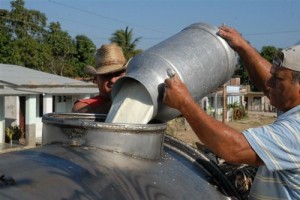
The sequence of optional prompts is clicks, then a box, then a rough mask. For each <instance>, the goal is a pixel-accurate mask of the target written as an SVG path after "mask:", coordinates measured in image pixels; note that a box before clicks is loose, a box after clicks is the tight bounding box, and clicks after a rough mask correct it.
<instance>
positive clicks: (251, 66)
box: [218, 26, 272, 95]
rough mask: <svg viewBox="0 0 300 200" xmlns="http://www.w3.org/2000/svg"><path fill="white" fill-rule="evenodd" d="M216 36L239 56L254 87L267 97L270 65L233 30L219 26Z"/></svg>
mask: <svg viewBox="0 0 300 200" xmlns="http://www.w3.org/2000/svg"><path fill="white" fill-rule="evenodd" d="M218 35H220V36H221V37H222V38H224V39H225V40H226V41H227V42H228V44H229V45H230V46H231V48H232V49H233V50H235V51H236V52H237V53H238V54H239V56H240V58H241V60H242V62H243V63H244V65H245V67H246V69H247V71H248V74H249V77H250V79H251V80H252V82H253V83H254V84H255V86H256V87H257V88H259V89H261V90H262V91H263V92H264V93H265V94H266V95H268V92H267V87H266V85H265V83H266V81H267V80H268V79H269V78H270V77H271V74H270V69H271V66H272V64H271V63H270V62H268V61H267V60H266V59H264V58H263V57H262V56H261V55H260V54H259V53H258V52H257V51H256V50H255V49H254V48H253V47H252V46H251V45H250V44H249V43H248V42H247V41H246V40H245V39H244V38H243V37H242V36H241V34H240V33H239V32H237V31H236V30H235V29H233V28H230V27H228V26H221V27H220V28H219V32H218Z"/></svg>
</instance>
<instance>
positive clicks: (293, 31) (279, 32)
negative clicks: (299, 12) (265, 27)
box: [243, 30, 300, 36]
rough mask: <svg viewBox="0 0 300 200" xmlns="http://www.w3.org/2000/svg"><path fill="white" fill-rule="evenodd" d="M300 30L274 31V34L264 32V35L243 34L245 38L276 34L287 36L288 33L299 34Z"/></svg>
mask: <svg viewBox="0 0 300 200" xmlns="http://www.w3.org/2000/svg"><path fill="white" fill-rule="evenodd" d="M299 32H300V30H288V31H273V32H264V33H248V34H243V35H245V36H256V35H275V34H286V33H299Z"/></svg>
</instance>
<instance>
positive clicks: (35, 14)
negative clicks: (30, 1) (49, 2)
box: [9, 0, 47, 39]
mask: <svg viewBox="0 0 300 200" xmlns="http://www.w3.org/2000/svg"><path fill="white" fill-rule="evenodd" d="M24 6H25V2H24V1H23V0H15V1H11V11H10V13H9V22H10V23H9V26H10V28H11V29H12V30H13V32H14V35H15V37H16V38H18V39H22V38H23V37H32V38H35V39H42V38H43V34H44V33H45V27H46V21H47V18H46V16H45V14H43V13H41V12H39V11H36V10H28V9H26V8H25V7H24Z"/></svg>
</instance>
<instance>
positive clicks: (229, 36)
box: [218, 25, 249, 51]
mask: <svg viewBox="0 0 300 200" xmlns="http://www.w3.org/2000/svg"><path fill="white" fill-rule="evenodd" d="M218 35H219V36H221V37H222V38H224V39H225V40H226V41H227V43H228V44H229V46H231V48H233V49H234V50H235V51H238V49H240V48H241V47H242V46H243V45H245V44H246V45H249V44H248V42H247V41H246V40H245V39H244V38H243V37H242V35H241V34H240V33H239V32H238V31H237V30H235V29H234V28H231V27H229V26H224V25H223V26H220V27H219V32H218Z"/></svg>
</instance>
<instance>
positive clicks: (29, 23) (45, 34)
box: [0, 16, 163, 41]
mask: <svg viewBox="0 0 300 200" xmlns="http://www.w3.org/2000/svg"><path fill="white" fill-rule="evenodd" d="M0 18H2V19H6V20H11V21H18V22H22V23H23V24H27V25H29V26H30V25H32V26H36V24H35V23H31V22H26V21H22V20H19V19H13V18H10V17H4V16H0ZM0 27H3V28H9V27H7V26H3V25H0ZM45 28H50V26H49V25H46V26H45ZM15 30H19V31H26V30H29V27H26V29H20V28H15ZM61 31H63V32H67V33H68V32H73V31H64V30H61ZM73 33H76V34H77V35H84V34H80V33H77V32H73ZM42 34H43V35H44V36H49V35H50V34H49V33H42ZM51 36H53V35H51ZM54 37H56V38H60V39H68V38H67V37H60V36H54ZM90 39H91V38H90ZM93 39H107V40H109V38H106V37H93ZM142 39H144V40H162V39H163V38H155V37H149V38H144V37H142ZM77 41H85V40H77Z"/></svg>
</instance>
